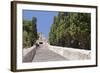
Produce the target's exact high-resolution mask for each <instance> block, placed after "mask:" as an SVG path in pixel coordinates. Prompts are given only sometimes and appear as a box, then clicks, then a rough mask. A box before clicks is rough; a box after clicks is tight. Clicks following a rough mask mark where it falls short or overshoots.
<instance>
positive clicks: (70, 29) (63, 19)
mask: <svg viewBox="0 0 100 73" xmlns="http://www.w3.org/2000/svg"><path fill="white" fill-rule="evenodd" d="M49 42H50V44H51V45H56V46H63V47H72V48H80V49H87V50H90V49H91V14H90V13H76V12H59V13H58V15H57V16H55V17H54V22H53V24H52V26H51V28H50V32H49Z"/></svg>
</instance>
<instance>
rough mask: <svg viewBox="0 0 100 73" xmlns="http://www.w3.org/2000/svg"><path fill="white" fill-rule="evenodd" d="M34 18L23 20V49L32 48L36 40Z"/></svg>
mask: <svg viewBox="0 0 100 73" xmlns="http://www.w3.org/2000/svg"><path fill="white" fill-rule="evenodd" d="M36 22H37V20H36V18H35V17H33V18H32V20H23V48H27V47H30V46H32V45H33V44H34V43H35V42H36V40H37V39H38V34H37V27H36Z"/></svg>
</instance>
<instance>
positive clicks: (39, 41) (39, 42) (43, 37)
mask: <svg viewBox="0 0 100 73" xmlns="http://www.w3.org/2000/svg"><path fill="white" fill-rule="evenodd" d="M38 35H39V39H38V40H37V43H38V44H47V43H48V40H47V38H46V37H45V36H44V35H43V33H38Z"/></svg>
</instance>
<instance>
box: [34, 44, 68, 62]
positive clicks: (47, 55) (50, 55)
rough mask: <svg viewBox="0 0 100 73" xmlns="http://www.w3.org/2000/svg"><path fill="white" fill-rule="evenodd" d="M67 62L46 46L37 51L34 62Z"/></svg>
mask: <svg viewBox="0 0 100 73" xmlns="http://www.w3.org/2000/svg"><path fill="white" fill-rule="evenodd" d="M61 60H67V59H66V58H64V57H63V56H61V55H59V54H57V53H55V52H53V51H51V50H49V49H48V46H46V45H40V47H39V48H37V50H36V54H35V56H34V58H33V62H48V61H61Z"/></svg>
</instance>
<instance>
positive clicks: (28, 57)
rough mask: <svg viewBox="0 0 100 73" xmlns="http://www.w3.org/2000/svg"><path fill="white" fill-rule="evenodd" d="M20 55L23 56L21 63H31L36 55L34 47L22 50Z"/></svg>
mask: <svg viewBox="0 0 100 73" xmlns="http://www.w3.org/2000/svg"><path fill="white" fill-rule="evenodd" d="M22 51H23V52H22V54H23V57H22V59H23V62H32V60H33V58H34V55H35V53H36V46H35V45H34V46H32V47H30V48H24V49H23V50H22Z"/></svg>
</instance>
